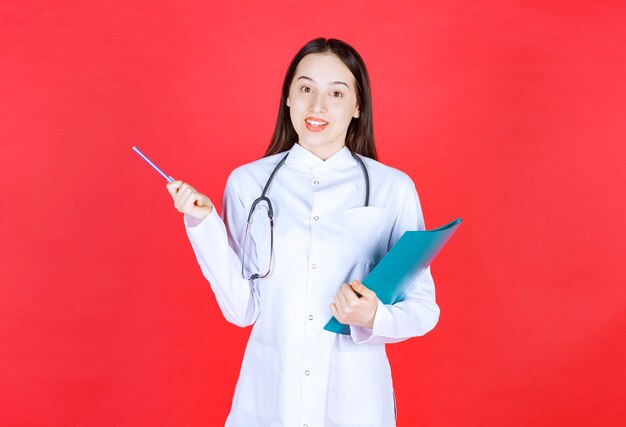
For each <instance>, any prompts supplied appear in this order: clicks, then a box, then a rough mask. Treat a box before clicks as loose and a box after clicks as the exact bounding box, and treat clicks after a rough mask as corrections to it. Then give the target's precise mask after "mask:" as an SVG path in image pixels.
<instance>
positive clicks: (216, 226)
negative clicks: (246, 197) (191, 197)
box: [185, 173, 260, 327]
mask: <svg viewBox="0 0 626 427" xmlns="http://www.w3.org/2000/svg"><path fill="white" fill-rule="evenodd" d="M236 182H237V178H236V176H235V174H234V173H233V174H231V176H230V177H229V178H228V182H227V184H226V190H225V191H224V199H223V202H222V207H223V211H222V218H220V217H219V216H218V215H217V213H216V212H215V209H213V211H212V212H211V213H210V214H209V215H208V216H207V217H206V218H204V219H203V220H202V221H198V220H195V219H193V218H191V217H189V216H187V215H185V226H186V229H187V236H188V237H189V240H190V242H191V246H192V247H193V250H194V253H195V255H196V258H197V260H198V264H200V268H201V270H202V274H203V275H204V277H205V278H206V279H207V280H208V281H209V283H210V285H211V289H212V290H213V292H214V294H215V298H216V300H217V303H218V305H219V307H220V309H221V310H222V313H223V314H224V317H225V318H226V320H228V321H229V322H231V323H234V324H235V325H237V326H242V327H243V326H248V325H251V324H253V323H254V322H255V320H256V319H257V317H258V315H259V310H260V308H259V295H258V292H256V288H255V285H254V281H251V280H246V279H244V278H243V277H242V275H241V255H242V251H243V248H242V245H243V236H244V232H245V224H246V217H247V215H246V214H245V207H244V205H243V203H242V201H241V200H240V198H239V197H238V196H237V192H236V187H237V184H236ZM254 252H255V251H254ZM250 258H251V259H250V262H251V263H252V264H253V265H255V264H256V260H255V257H254V256H252V257H250ZM246 263H248V258H246ZM253 268H255V267H253Z"/></svg>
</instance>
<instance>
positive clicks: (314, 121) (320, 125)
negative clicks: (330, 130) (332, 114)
mask: <svg viewBox="0 0 626 427" xmlns="http://www.w3.org/2000/svg"><path fill="white" fill-rule="evenodd" d="M304 123H305V124H306V128H307V129H308V130H310V131H311V132H321V131H323V130H324V129H326V126H328V122H327V121H326V120H322V119H318V118H312V117H307V118H306V119H304Z"/></svg>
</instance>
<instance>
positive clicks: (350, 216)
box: [342, 206, 387, 264]
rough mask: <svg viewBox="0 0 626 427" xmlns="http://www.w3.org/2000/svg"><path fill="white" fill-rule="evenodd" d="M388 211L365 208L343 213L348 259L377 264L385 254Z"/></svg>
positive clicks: (345, 250) (344, 237) (345, 253)
mask: <svg viewBox="0 0 626 427" xmlns="http://www.w3.org/2000/svg"><path fill="white" fill-rule="evenodd" d="M386 213H387V210H386V209H385V208H383V207H374V206H365V207H360V208H353V209H348V210H345V211H344V212H343V218H342V224H343V251H344V255H346V257H348V259H350V260H353V261H357V262H362V263H366V264H371V263H376V262H377V261H378V260H380V258H382V256H383V255H384V254H385V249H386V247H387V245H386V242H383V241H382V237H383V235H384V231H385V229H386V226H387V221H386Z"/></svg>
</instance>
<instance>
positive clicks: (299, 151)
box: [285, 143, 354, 176]
mask: <svg viewBox="0 0 626 427" xmlns="http://www.w3.org/2000/svg"><path fill="white" fill-rule="evenodd" d="M353 162H354V159H353V158H352V154H350V150H349V149H348V147H346V146H344V147H342V148H341V150H339V151H337V152H336V153H335V154H333V155H332V156H331V157H329V158H328V159H326V160H322V159H320V158H319V157H317V156H316V155H315V154H313V153H311V152H310V151H308V150H307V149H306V148H303V147H302V146H301V145H299V144H297V143H296V144H294V145H293V147H292V148H291V150H289V156H288V157H287V160H285V164H286V165H290V166H292V167H295V168H297V169H303V170H307V171H311V173H313V175H315V176H321V175H324V174H326V173H328V172H330V171H333V170H336V169H338V168H340V167H345V166H347V165H351V164H352V163H353Z"/></svg>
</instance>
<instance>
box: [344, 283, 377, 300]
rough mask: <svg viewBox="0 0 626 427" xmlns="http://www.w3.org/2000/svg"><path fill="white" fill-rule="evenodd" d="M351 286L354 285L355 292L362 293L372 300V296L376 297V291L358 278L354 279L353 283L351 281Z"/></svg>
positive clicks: (364, 296)
mask: <svg viewBox="0 0 626 427" xmlns="http://www.w3.org/2000/svg"><path fill="white" fill-rule="evenodd" d="M350 286H352V289H354V292H356V293H358V294H360V295H361V296H362V297H363V298H365V299H366V300H371V299H372V298H376V293H374V291H372V290H370V289H368V288H367V287H366V286H365V285H364V284H363V283H361V282H359V281H358V280H353V281H352V283H350Z"/></svg>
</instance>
